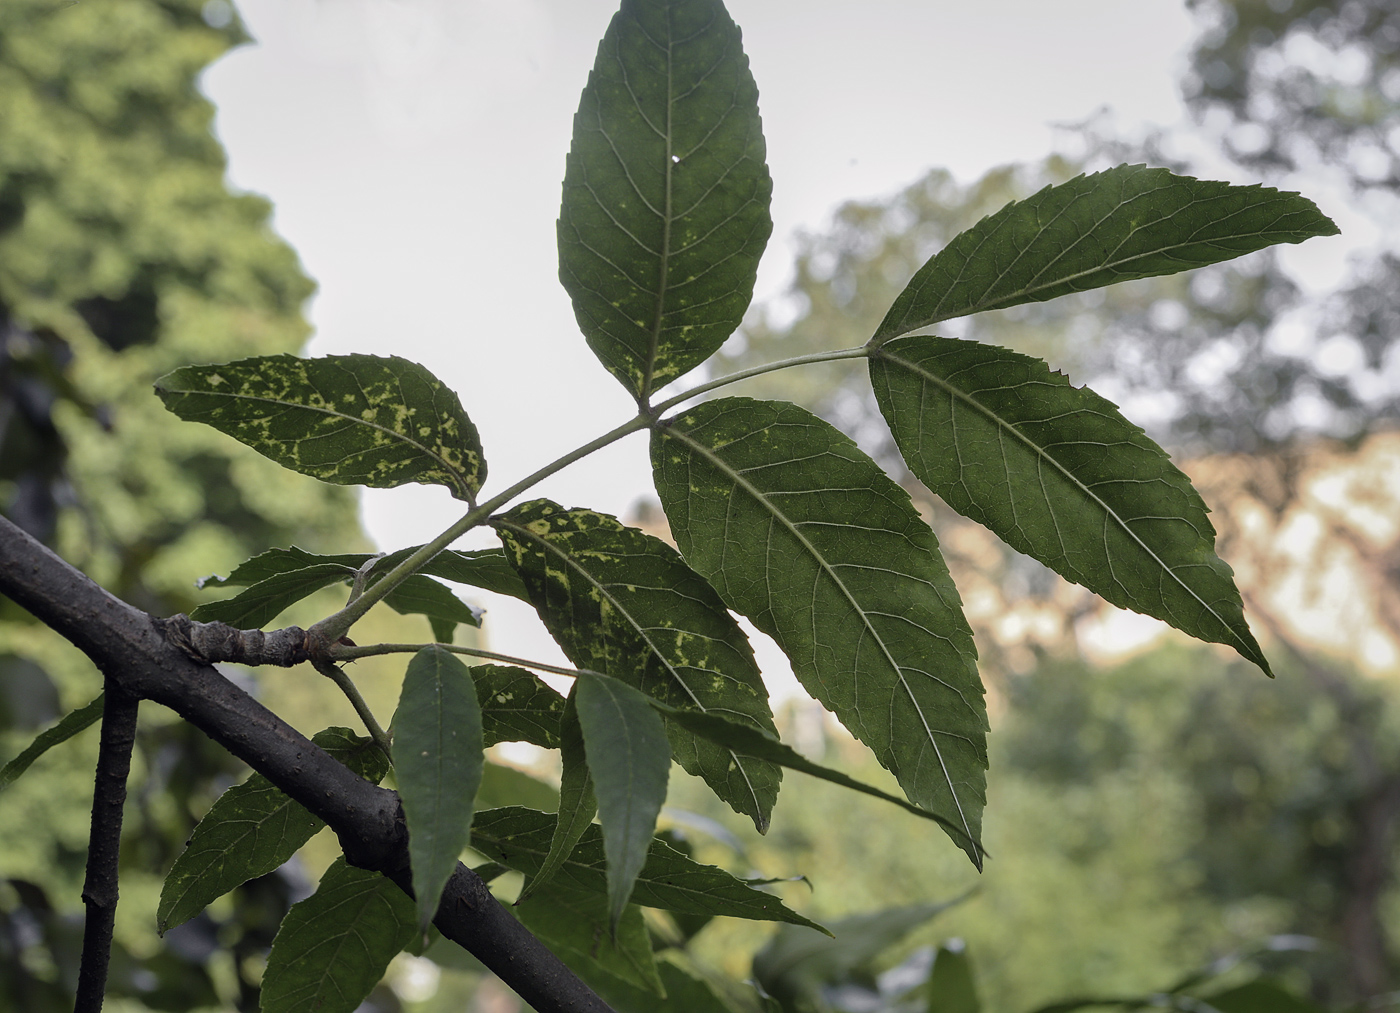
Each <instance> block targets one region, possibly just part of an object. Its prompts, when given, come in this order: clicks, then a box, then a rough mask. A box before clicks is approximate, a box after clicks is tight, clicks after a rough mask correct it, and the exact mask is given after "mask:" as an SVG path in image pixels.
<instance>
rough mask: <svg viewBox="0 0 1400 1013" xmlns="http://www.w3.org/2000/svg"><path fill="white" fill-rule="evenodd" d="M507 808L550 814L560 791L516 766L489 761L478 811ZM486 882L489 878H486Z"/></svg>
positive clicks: (479, 791) (478, 795) (478, 791)
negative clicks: (510, 806) (547, 812)
mask: <svg viewBox="0 0 1400 1013" xmlns="http://www.w3.org/2000/svg"><path fill="white" fill-rule="evenodd" d="M503 805H525V806H529V807H530V808H531V809H539V810H540V811H542V812H543V811H546V810H549V809H556V808H558V806H559V792H558V790H556V789H555V787H554V786H553V785H551V784H545V783H544V782H543V781H540V780H537V779H535V778H533V777H531V776H530V775H529V774H527V773H525V771H523V770H516V769H515V768H514V767H503V766H501V765H500V764H497V763H491V762H490V761H489V760H488V761H487V762H486V763H484V764H483V765H482V767H481V785H480V786H479V787H478V788H477V789H476V805H475V808H476V809H499V808H500V807H501V806H503ZM482 878H483V879H485V878H487V877H485V876H482Z"/></svg>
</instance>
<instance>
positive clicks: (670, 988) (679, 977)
mask: <svg viewBox="0 0 1400 1013" xmlns="http://www.w3.org/2000/svg"><path fill="white" fill-rule="evenodd" d="M657 956H659V957H660V959H659V960H657V961H656V967H657V970H658V971H659V972H660V978H661V984H662V985H663V986H664V987H665V989H666V997H665V998H664V999H659V998H657V997H656V995H654V994H653V993H651V992H646V991H643V990H641V989H638V988H635V987H632V986H630V985H628V984H626V983H624V982H620V981H602V980H600V981H597V982H591V981H590V982H589V984H590V985H592V986H593V989H594V991H596V992H597V993H598V994H599V995H600V996H601V997H602V998H603V999H604V1000H605V1001H606V1002H607V1004H608V1005H609V1006H611V1007H612V1008H613V1009H615V1010H617V1013H742V1011H745V1010H748V1009H750V1007H749V1006H747V1005H742V1004H731V1003H729V1002H727V1001H726V1000H725V999H724V998H722V997H721V996H720V995H719V994H718V993H717V992H716V990H715V989H714V988H713V987H711V985H710V983H709V982H708V981H706V980H704V979H703V978H701V977H699V976H698V975H695V974H692V973H691V972H690V971H688V970H686V969H685V968H683V967H679V966H677V964H676V961H679V960H684V959H685V958H684V957H682V956H680V955H679V954H678V953H677V952H676V951H675V950H667V951H665V952H664V953H660V954H658V955H657ZM744 993H745V997H747V996H748V995H750V994H752V993H750V992H749V991H748V989H747V988H745V989H744Z"/></svg>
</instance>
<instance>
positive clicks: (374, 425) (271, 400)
mask: <svg viewBox="0 0 1400 1013" xmlns="http://www.w3.org/2000/svg"><path fill="white" fill-rule="evenodd" d="M173 393H178V394H184V395H186V396H190V395H194V394H202V395H205V396H206V397H222V398H229V399H231V400H242V401H261V402H263V403H265V404H274V405H281V406H283V407H284V408H295V409H297V410H298V411H305V412H319V413H320V414H322V415H328V416H330V417H331V418H336V419H344V420H345V421H346V422H350V423H353V424H354V425H357V426H365V427H367V428H369V429H377V430H378V431H379V432H381V433H385V434H386V435H388V436H392V437H393V438H394V439H396V440H398V441H400V442H401V443H406V444H408V445H409V446H410V447H416V448H417V449H418V450H421V451H422V452H423V453H424V454H426V455H427V456H428V457H431V458H432V459H433V460H434V461H437V462H438V463H439V464H441V465H442V466H443V468H444V469H446V471H447V473H448V474H450V475H452V476H453V477H454V478H456V479H457V480H458V484H459V485H460V486H461V488H462V490H463V491H464V492H465V491H467V489H468V483H467V480H466V479H467V476H465V475H463V474H462V473H461V472H460V471H458V470H457V468H455V467H454V466H453V465H452V464H451V463H449V462H448V460H447V459H446V458H444V457H443V456H442V455H441V454H438V453H437V452H435V451H433V450H432V449H431V448H429V447H426V446H424V445H423V444H421V443H419V442H418V441H417V440H415V439H413V438H411V437H409V436H405V435H404V434H403V433H401V432H399V431H398V430H396V429H390V428H388V427H387V426H381V425H380V424H379V423H378V422H370V421H368V420H366V419H362V418H356V417H355V416H353V415H346V414H345V413H344V412H339V411H335V410H334V409H331V408H318V407H316V406H314V405H307V404H298V403H296V402H295V401H283V400H281V399H279V398H275V397H263V396H261V395H258V394H234V393H231V392H230V393H227V394H226V393H223V392H221V391H215V390H181V391H175V392H173ZM366 404H368V402H366ZM370 407H373V405H370ZM311 438H312V439H315V437H311ZM278 442H287V441H278ZM295 442H299V441H295ZM357 453H359V452H357ZM341 460H344V458H342V459H341Z"/></svg>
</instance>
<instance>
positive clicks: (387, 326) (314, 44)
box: [205, 0, 1192, 657]
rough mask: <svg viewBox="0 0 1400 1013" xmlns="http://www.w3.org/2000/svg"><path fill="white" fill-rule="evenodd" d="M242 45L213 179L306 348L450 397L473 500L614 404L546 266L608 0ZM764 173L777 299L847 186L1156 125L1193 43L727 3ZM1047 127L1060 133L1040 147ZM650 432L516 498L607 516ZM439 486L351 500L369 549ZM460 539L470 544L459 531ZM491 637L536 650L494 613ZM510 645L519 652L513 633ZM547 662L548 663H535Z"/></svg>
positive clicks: (463, 9)
mask: <svg viewBox="0 0 1400 1013" xmlns="http://www.w3.org/2000/svg"><path fill="white" fill-rule="evenodd" d="M238 6H239V9H240V11H241V13H242V16H243V18H244V21H245V23H246V24H247V26H248V28H249V30H250V31H251V33H252V35H253V36H254V37H255V39H256V40H257V41H256V43H255V44H254V45H251V46H246V47H243V48H241V49H239V50H236V51H235V52H233V53H232V54H231V55H229V56H227V57H226V58H224V59H223V60H222V61H221V62H220V63H218V64H217V65H216V66H214V67H213V68H212V69H211V70H210V71H209V72H208V74H207V76H206V78H205V88H206V91H207V92H208V94H209V95H210V97H211V98H212V99H213V100H214V101H215V103H216V104H217V107H218V119H217V130H218V133H219V136H220V137H221V139H222V140H223V142H224V144H225V145H226V147H227V149H228V153H229V159H230V175H231V178H232V181H233V183H234V185H236V186H238V187H240V188H243V189H246V190H251V191H255V192H258V193H262V194H265V195H267V196H268V197H269V198H271V199H272V201H273V202H274V204H275V207H276V227H277V229H278V231H279V232H280V233H281V234H282V235H283V236H285V237H286V238H287V239H288V240H289V241H290V242H291V243H292V245H293V246H295V247H296V249H297V251H298V252H299V253H300V255H301V257H302V261H303V263H304V265H305V268H306V270H307V271H308V273H309V274H310V275H311V276H312V277H313V278H315V279H316V281H317V282H318V283H319V285H320V291H319V294H318V295H317V296H316V298H315V299H314V300H313V302H312V303H311V305H310V308H309V309H310V315H311V319H312V321H313V323H314V324H315V326H316V328H317V331H316V336H315V338H314V339H313V341H312V344H311V347H310V352H311V354H328V353H345V352H352V351H353V352H367V353H374V354H381V355H387V354H397V355H402V356H405V357H407V358H410V359H413V360H415V361H418V362H421V363H423V364H424V365H426V366H427V367H428V368H429V369H431V370H432V371H433V372H434V373H435V374H436V375H438V376H439V377H441V378H442V379H443V380H444V381H446V382H447V383H448V384H449V385H451V386H452V387H453V388H455V389H456V390H457V391H458V392H459V393H460V394H461V396H462V400H463V403H464V405H465V406H466V409H467V412H468V414H470V415H471V417H472V419H473V420H474V421H475V422H476V424H477V426H478V428H479V429H480V431H481V436H482V440H483V443H484V445H485V449H486V456H487V460H488V462H489V466H490V476H491V477H490V480H489V481H488V483H487V488H486V489H485V493H486V494H488V495H489V494H491V493H492V492H494V491H496V490H499V489H501V488H503V487H504V486H505V485H507V484H510V483H511V482H513V481H515V480H517V479H518V478H520V477H522V476H524V475H526V474H528V473H529V472H531V471H533V470H534V469H535V468H537V467H539V466H540V465H542V464H545V463H547V462H548V461H550V460H552V459H553V458H555V457H557V456H558V455H559V454H561V453H563V452H565V451H567V450H570V449H572V448H573V447H574V446H576V445H578V444H580V443H583V442H585V441H587V440H588V439H590V438H592V437H593V436H596V435H598V434H601V433H603V432H605V431H607V430H608V429H610V428H612V427H613V426H615V425H617V424H618V423H620V422H622V421H624V420H625V419H627V418H628V417H629V416H631V415H632V414H633V412H634V411H635V408H634V407H633V406H632V404H631V401H630V398H629V397H628V396H626V395H625V394H624V393H623V391H622V388H621V387H620V385H619V384H617V383H616V382H615V381H614V380H613V379H612V378H611V377H610V376H609V375H608V374H606V373H605V372H604V371H603V369H602V368H601V367H600V366H599V365H598V364H597V363H596V361H595V360H594V359H593V357H592V354H591V353H590V352H589V350H588V348H587V346H586V345H585V343H584V341H583V339H582V337H581V336H580V335H579V333H578V330H577V327H576V325H575V323H574V319H573V313H572V310H571V308H570V306H569V302H568V299H567V297H566V296H565V294H564V292H563V290H562V289H561V288H560V287H559V285H558V282H557V280H556V261H555V252H554V221H555V218H556V217H557V214H558V208H559V195H560V190H559V183H560V179H561V177H562V175H563V168H564V154H565V152H566V151H567V149H568V146H569V135H570V130H571V119H572V116H573V111H574V108H575V106H576V104H577V101H578V96H579V91H580V89H581V88H582V87H583V84H584V81H585V80H586V78H587V74H588V69H589V67H590V66H591V65H592V62H593V58H594V54H595V52H596V48H597V41H598V39H599V37H600V36H601V35H602V33H603V31H604V29H605V28H606V26H607V23H608V20H609V18H610V17H611V16H612V12H613V9H614V7H615V4H613V3H608V2H598V0H243V2H241V3H239V5H238ZM729 9H730V12H731V13H732V14H733V16H734V18H735V20H736V21H737V22H738V23H739V25H740V26H741V28H742V29H743V32H744V47H745V50H746V52H747V53H748V55H749V59H750V63H751V66H752V69H753V73H754V76H755V78H756V79H757V82H758V87H759V102H760V110H761V112H762V115H763V121H764V132H765V136H766V139H767V143H768V161H769V166H770V168H771V171H772V174H773V179H774V196H773V209H772V210H773V218H774V232H773V240H772V241H771V243H770V245H769V249H768V253H767V256H766V257H765V259H764V262H763V265H762V267H761V269H760V275H759V283H758V292H757V299H758V300H760V301H762V300H764V299H768V298H773V297H776V296H778V295H779V294H781V292H782V291H783V290H784V288H785V286H786V284H787V281H788V279H789V277H790V273H791V264H792V252H793V248H792V245H791V238H792V236H793V235H794V233H795V231H796V230H799V229H803V228H805V229H808V230H811V229H819V228H821V227H822V225H823V224H824V223H825V222H826V221H828V220H829V217H830V215H831V212H832V211H833V209H834V208H835V207H836V206H837V205H838V204H839V203H841V202H842V201H844V200H848V199H852V198H869V197H875V196H882V195H885V194H889V193H892V192H894V191H896V190H898V189H899V188H901V187H903V186H905V185H907V184H908V183H910V182H912V181H914V180H915V179H917V178H918V177H919V176H921V175H922V174H923V173H924V172H925V171H926V170H928V169H929V168H931V167H934V166H945V167H948V168H950V169H951V170H952V171H953V172H954V173H955V175H957V176H958V177H959V178H960V179H962V180H964V181H970V180H972V179H975V178H976V177H977V176H979V175H980V174H981V173H982V172H984V171H985V170H987V169H989V168H991V167H993V166H995V165H998V164H1002V163H1005V162H1011V161H1021V160H1037V159H1040V158H1042V157H1044V156H1045V155H1046V154H1049V153H1050V151H1051V150H1052V149H1053V147H1054V145H1055V143H1056V137H1057V131H1056V130H1055V125H1056V124H1064V123H1072V122H1077V121H1081V120H1084V119H1085V118H1087V117H1089V116H1091V115H1092V114H1094V113H1095V112H1096V111H1097V110H1099V109H1100V108H1101V107H1103V106H1105V105H1107V106H1109V107H1111V108H1112V110H1113V111H1114V113H1115V114H1116V116H1117V118H1118V120H1119V121H1120V122H1121V123H1124V124H1127V125H1133V124H1138V123H1143V122H1152V123H1157V124H1162V125H1167V124H1171V123H1174V122H1177V121H1178V120H1179V119H1180V118H1181V116H1182V113H1181V103H1180V99H1179V97H1178V91H1177V80H1178V78H1179V77H1180V72H1181V70H1182V68H1183V66H1184V62H1185V55H1186V47H1187V46H1188V44H1189V42H1190V40H1191V37H1192V24H1191V20H1190V17H1189V16H1188V14H1187V12H1186V11H1185V9H1184V5H1183V3H1182V2H1181V0H979V2H977V3H966V2H965V0H957V2H951V0H861V2H859V3H856V2H854V0H805V2H801V3H798V2H794V0H731V2H730V3H729ZM1059 136H1060V137H1061V139H1063V134H1062V133H1061V134H1060V135H1059ZM648 483H649V471H648V467H647V461H646V446H645V437H643V436H634V437H632V438H630V439H629V440H628V441H625V442H624V443H622V444H620V445H618V446H615V447H614V448H612V449H611V450H610V451H608V452H605V453H604V454H601V455H598V456H597V457H595V458H590V459H589V460H588V461H586V462H584V463H582V464H578V465H575V466H573V467H572V468H570V469H568V470H567V471H565V472H564V473H562V474H561V475H559V476H556V477H555V478H554V479H551V480H550V481H548V482H547V483H545V484H544V485H542V486H540V487H539V489H538V494H539V495H548V496H551V497H552V498H554V499H557V500H560V501H561V502H563V503H564V504H565V505H566V506H588V507H592V508H596V509H600V510H605V511H608V512H612V513H618V514H622V513H625V512H626V511H627V510H628V508H629V506H630V505H631V504H632V503H633V502H634V501H635V499H636V498H637V497H638V496H639V495H641V494H643V493H645V492H646V491H647V488H648ZM460 509H461V507H460V504H458V503H456V502H455V501H453V500H451V499H450V498H449V497H448V496H447V494H446V493H445V492H444V491H440V490H435V489H427V488H424V487H420V486H411V487H409V488H408V489H405V490H393V491H385V492H376V491H371V492H370V493H368V494H367V495H366V497H365V509H364V513H365V521H366V525H367V527H368V529H369V531H370V534H371V535H372V536H373V537H374V538H375V539H376V540H377V541H378V542H379V543H380V547H381V548H384V549H394V548H397V547H399V546H402V545H407V544H413V543H417V542H422V541H425V540H427V539H428V538H429V537H431V536H432V535H434V534H436V533H437V532H438V531H439V530H441V529H442V528H444V527H446V526H447V525H448V524H449V523H451V521H452V520H454V519H455V518H456V516H457V515H458V512H459V511H460ZM464 544H489V543H488V542H485V541H481V540H479V539H478V540H476V541H468V542H466V543H464ZM489 604H490V605H491V610H492V615H491V617H490V619H491V620H494V622H493V623H492V643H493V646H495V647H496V648H497V649H501V650H512V649H514V650H525V649H526V648H527V647H530V648H532V649H533V653H534V656H536V657H539V656H541V650H540V649H537V641H536V638H534V637H530V636H528V635H527V634H526V633H525V632H524V631H525V630H526V629H527V628H528V627H529V626H530V625H531V624H532V623H533V617H532V616H529V615H528V614H527V613H526V611H525V610H524V609H523V607H516V606H514V605H512V604H509V603H505V602H492V603H489ZM522 645H525V646H522ZM556 657H557V655H556Z"/></svg>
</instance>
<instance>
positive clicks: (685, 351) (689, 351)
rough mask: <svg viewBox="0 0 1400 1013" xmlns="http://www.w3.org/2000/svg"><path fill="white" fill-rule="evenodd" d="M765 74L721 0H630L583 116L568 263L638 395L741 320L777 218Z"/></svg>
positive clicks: (580, 305) (564, 268) (605, 355)
mask: <svg viewBox="0 0 1400 1013" xmlns="http://www.w3.org/2000/svg"><path fill="white" fill-rule="evenodd" d="M764 157H765V149H764V142H763V132H762V126H761V124H760V122H759V116H758V89H757V87H756V86H755V85H754V81H753V75H752V74H750V73H749V64H748V57H746V56H745V55H744V51H743V47H742V46H741V44H740V37H739V29H738V27H737V26H736V25H735V24H734V22H733V20H732V19H731V18H730V17H729V14H728V12H727V11H725V9H724V5H723V4H722V3H720V2H719V0H687V2H681V0H640V2H637V3H627V4H624V5H623V7H622V10H620V11H619V12H618V13H617V15H616V16H615V17H614V18H613V20H612V23H611V24H610V25H609V26H608V30H607V33H606V34H605V35H604V36H603V41H602V43H601V44H600V45H599V47H598V58H597V61H596V62H595V63H594V65H593V71H592V73H591V74H590V75H589V77H588V84H587V86H586V87H585V88H584V90H583V95H582V97H581V98H580V100H579V108H578V112H577V114H576V115H575V116H574V136H573V144H572V147H571V148H570V151H569V156H568V161H567V162H566V163H565V170H564V198H563V205H562V207H561V208H560V211H559V230H558V233H559V279H560V281H561V282H562V283H563V285H564V288H565V289H566V290H567V291H568V293H569V298H570V299H572V300H573V304H574V315H575V316H576V317H577V318H578V323H579V327H580V329H582V331H583V333H584V336H585V337H586V338H587V339H588V344H589V346H590V347H591V348H592V349H593V352H594V354H596V355H597V356H598V358H599V359H600V360H601V361H602V363H603V365H604V366H605V367H606V368H607V369H608V371H609V372H611V373H612V374H613V375H614V376H615V377H617V379H618V380H619V381H621V382H622V385H623V386H624V387H626V388H627V389H628V390H629V391H630V392H631V393H633V394H635V395H636V396H637V397H638V398H641V399H645V398H647V397H648V396H649V395H650V393H651V392H652V391H654V390H656V389H657V388H659V387H661V386H663V385H665V384H666V383H668V382H670V381H671V380H673V379H675V378H676V377H678V376H680V375H681V374H682V373H685V372H687V371H688V370H690V369H691V368H692V367H694V366H696V365H698V364H699V363H701V362H703V361H704V360H705V359H706V358H708V357H709V356H710V355H711V354H712V353H713V352H715V351H716V350H717V349H718V348H719V346H720V345H721V344H723V343H724V340H725V338H727V337H728V336H729V335H730V334H731V333H733V331H734V329H735V328H736V327H738V326H739V322H740V320H741V319H742V318H743V315H744V311H745V309H747V308H748V305H749V301H750V299H751V298H752V297H753V285H754V277H755V274H756V272H757V270H758V259H759V257H760V256H761V255H762V253H763V248H764V246H765V244H766V243H767V242H768V236H769V235H770V233H771V232H772V231H773V222H772V219H771V218H770V217H769V215H768V204H769V200H770V198H771V196H772V191H773V182H772V180H771V178H770V177H769V175H768V167H767V166H766V165H765V164H764Z"/></svg>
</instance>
